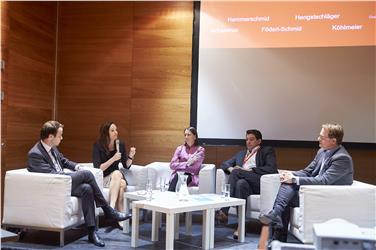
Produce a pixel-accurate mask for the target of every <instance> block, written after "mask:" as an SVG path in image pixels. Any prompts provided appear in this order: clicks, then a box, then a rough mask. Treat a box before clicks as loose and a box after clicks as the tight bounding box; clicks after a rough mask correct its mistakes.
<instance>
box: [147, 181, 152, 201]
mask: <svg viewBox="0 0 376 250" xmlns="http://www.w3.org/2000/svg"><path fill="white" fill-rule="evenodd" d="M152 196H153V186H152V181H151V180H150V179H148V180H147V181H146V200H148V201H151V200H152Z"/></svg>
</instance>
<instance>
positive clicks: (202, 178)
mask: <svg viewBox="0 0 376 250" xmlns="http://www.w3.org/2000/svg"><path fill="white" fill-rule="evenodd" d="M145 167H147V169H148V178H149V179H151V180H152V185H153V188H159V185H160V183H159V180H160V179H161V178H165V179H166V181H168V180H169V179H170V177H171V174H172V170H171V169H170V163H169V162H153V163H150V164H148V165H146V166H145ZM215 178H216V176H215V165H214V164H202V166H201V169H200V173H199V185H198V187H189V188H188V189H189V193H190V194H199V193H200V194H205V193H215V181H216V180H215Z"/></svg>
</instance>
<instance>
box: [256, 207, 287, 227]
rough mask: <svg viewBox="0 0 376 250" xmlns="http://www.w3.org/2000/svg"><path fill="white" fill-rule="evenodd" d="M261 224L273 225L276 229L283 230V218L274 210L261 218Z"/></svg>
mask: <svg viewBox="0 0 376 250" xmlns="http://www.w3.org/2000/svg"><path fill="white" fill-rule="evenodd" d="M259 219H260V222H261V223H262V224H264V225H271V226H274V227H275V228H283V223H282V218H281V216H280V215H278V214H277V213H276V212H274V210H272V211H270V212H269V213H268V214H262V215H260V217H259Z"/></svg>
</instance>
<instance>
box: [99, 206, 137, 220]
mask: <svg viewBox="0 0 376 250" xmlns="http://www.w3.org/2000/svg"><path fill="white" fill-rule="evenodd" d="M102 209H103V212H104V214H105V216H106V217H107V218H109V219H111V220H115V221H123V220H128V219H129V218H131V217H132V215H130V214H128V215H126V214H125V213H121V212H118V211H116V210H115V209H113V208H112V207H110V206H108V205H107V206H104V207H102Z"/></svg>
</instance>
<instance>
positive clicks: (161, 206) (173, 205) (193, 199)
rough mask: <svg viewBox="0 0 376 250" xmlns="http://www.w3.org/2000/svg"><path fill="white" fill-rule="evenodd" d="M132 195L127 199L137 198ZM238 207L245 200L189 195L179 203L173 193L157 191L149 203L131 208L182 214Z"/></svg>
mask: <svg viewBox="0 0 376 250" xmlns="http://www.w3.org/2000/svg"><path fill="white" fill-rule="evenodd" d="M132 193H136V194H129V198H131V196H133V197H136V196H137V192H132ZM131 199H132V198H131ZM135 200H139V199H135ZM239 205H245V200H244V199H237V198H228V199H227V200H225V199H224V198H222V197H221V195H218V194H194V195H189V196H188V200H187V201H179V196H178V195H177V194H176V193H175V192H159V191H156V192H155V193H153V199H152V200H151V201H147V200H139V201H135V202H133V206H136V207H138V208H144V209H149V210H154V211H157V212H162V213H183V212H190V211H197V210H205V209H210V208H220V207H229V206H239Z"/></svg>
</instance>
